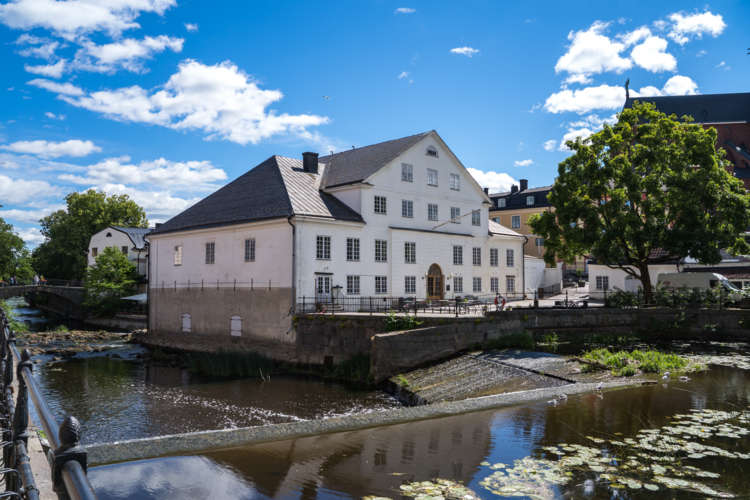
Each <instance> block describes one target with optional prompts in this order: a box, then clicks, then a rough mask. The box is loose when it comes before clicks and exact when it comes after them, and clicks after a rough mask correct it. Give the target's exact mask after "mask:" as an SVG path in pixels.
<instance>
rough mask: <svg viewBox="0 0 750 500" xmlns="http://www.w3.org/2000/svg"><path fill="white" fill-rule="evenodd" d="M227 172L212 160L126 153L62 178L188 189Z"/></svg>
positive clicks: (209, 185) (219, 178)
mask: <svg viewBox="0 0 750 500" xmlns="http://www.w3.org/2000/svg"><path fill="white" fill-rule="evenodd" d="M226 178H227V174H226V172H224V171H223V170H222V169H220V168H216V167H214V166H213V165H212V164H211V162H209V161H186V162H175V161H169V160H166V159H164V158H158V159H156V160H153V161H142V162H140V163H138V164H134V163H131V162H130V158H129V157H127V156H124V157H120V158H107V159H105V160H102V161H101V162H99V163H96V164H94V165H90V166H88V167H86V173H85V174H84V175H80V176H79V175H71V174H67V173H66V174H62V175H60V176H59V179H60V180H63V181H68V182H72V183H74V184H83V185H85V184H94V185H97V186H103V185H106V184H131V185H144V184H146V185H149V186H156V187H161V188H165V189H169V188H171V189H183V190H189V191H197V190H206V189H213V188H215V187H216V186H215V185H214V183H215V182H218V181H223V180H226Z"/></svg>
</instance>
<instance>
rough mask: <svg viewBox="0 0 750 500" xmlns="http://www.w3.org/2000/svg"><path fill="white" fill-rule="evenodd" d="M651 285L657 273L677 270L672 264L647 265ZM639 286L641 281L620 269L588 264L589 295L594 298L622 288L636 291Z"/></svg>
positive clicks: (655, 282)
mask: <svg viewBox="0 0 750 500" xmlns="http://www.w3.org/2000/svg"><path fill="white" fill-rule="evenodd" d="M648 270H649V278H650V281H651V286H652V287H656V284H657V282H658V281H659V275H661V274H664V273H675V272H677V266H676V265H674V264H655V265H651V266H648ZM640 288H641V281H640V280H637V279H635V278H633V277H632V276H630V275H629V274H627V273H626V272H625V271H623V270H622V269H610V268H609V267H607V266H604V265H601V264H589V295H590V296H591V297H592V298H595V299H601V298H604V293H605V291H606V292H607V293H611V292H615V291H618V290H622V291H625V292H631V293H636V292H637V291H638V290H639V289H640Z"/></svg>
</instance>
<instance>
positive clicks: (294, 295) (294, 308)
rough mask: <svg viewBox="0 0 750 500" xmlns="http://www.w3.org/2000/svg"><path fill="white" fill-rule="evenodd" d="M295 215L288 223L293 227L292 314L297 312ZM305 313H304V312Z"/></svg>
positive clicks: (288, 219)
mask: <svg viewBox="0 0 750 500" xmlns="http://www.w3.org/2000/svg"><path fill="white" fill-rule="evenodd" d="M293 217H294V214H292V215H290V216H289V217H287V219H286V221H287V222H288V223H289V225H290V226H292V314H294V313H295V312H297V266H296V265H295V264H296V262H297V226H295V225H294V223H293V222H292V218H293ZM303 312H304V311H303Z"/></svg>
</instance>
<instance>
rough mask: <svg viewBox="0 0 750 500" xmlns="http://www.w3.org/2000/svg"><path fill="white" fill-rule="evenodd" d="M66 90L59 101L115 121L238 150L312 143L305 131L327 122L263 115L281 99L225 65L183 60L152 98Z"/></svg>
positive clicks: (134, 92)
mask: <svg viewBox="0 0 750 500" xmlns="http://www.w3.org/2000/svg"><path fill="white" fill-rule="evenodd" d="M29 83H32V82H29ZM42 83H43V84H42ZM50 83H54V82H47V81H43V82H37V83H32V84H35V85H37V86H40V87H42V88H48V90H51V91H53V92H54V90H53V89H52V88H49V87H50ZM68 85H69V84H68ZM75 89H77V88H75ZM64 90H67V91H68V92H63V93H62V94H63V95H60V96H59V97H60V98H61V99H62V100H64V101H66V102H68V103H69V104H71V105H73V106H77V107H80V108H85V109H88V110H90V111H96V112H99V113H102V114H104V115H105V116H108V117H110V118H112V119H115V120H122V121H131V122H141V123H151V124H156V125H161V126H164V127H168V128H172V129H176V130H202V131H203V132H205V133H206V134H207V138H208V139H226V140H229V141H232V142H236V143H238V144H247V143H253V144H256V143H258V142H260V141H261V140H263V139H267V138H269V137H272V136H275V135H281V134H295V135H297V136H299V137H301V138H303V139H305V140H309V141H313V140H316V139H319V136H317V135H315V134H314V133H311V132H310V131H309V130H307V129H308V127H314V126H318V125H322V124H325V123H328V121H329V120H328V118H327V117H325V116H318V115H311V114H300V115H290V114H287V113H282V114H279V113H277V112H276V111H275V110H273V109H270V110H269V109H267V108H268V107H269V106H270V105H271V104H273V103H275V102H277V101H279V100H281V99H282V98H283V97H284V94H283V93H282V92H281V91H279V90H263V89H261V88H259V87H258V85H257V83H256V82H255V81H254V80H253V79H252V78H251V77H249V76H248V75H247V74H245V73H244V72H243V71H241V70H240V69H239V68H238V67H237V66H236V65H234V64H232V63H231V62H229V61H226V62H223V63H220V64H216V65H213V66H207V65H204V64H201V63H199V62H197V61H193V60H189V59H188V60H185V61H183V62H182V63H180V65H179V69H178V71H177V73H175V74H173V75H172V76H171V77H170V78H169V80H168V81H167V82H166V83H165V84H164V85H163V86H162V87H161V88H160V89H157V90H155V91H154V92H153V93H151V92H150V91H149V90H146V89H144V88H142V87H140V86H138V85H134V86H132V87H123V88H119V89H114V90H101V91H97V92H91V93H89V94H86V95H81V94H82V92H81V93H80V94H74V93H72V91H73V89H64ZM77 90H78V91H79V92H80V89H77Z"/></svg>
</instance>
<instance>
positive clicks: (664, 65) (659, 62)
mask: <svg viewBox="0 0 750 500" xmlns="http://www.w3.org/2000/svg"><path fill="white" fill-rule="evenodd" d="M666 49H667V41H666V40H665V39H663V38H660V37H658V36H649V37H648V38H646V39H645V40H644V41H643V42H642V43H640V44H639V45H636V46H635V47H633V51H632V52H631V53H630V56H631V57H632V58H633V62H635V63H636V64H637V65H638V66H640V67H641V68H643V69H645V70H647V71H652V72H660V71H674V70H676V69H677V59H675V57H674V56H673V55H672V54H670V53H668V52H665V51H666Z"/></svg>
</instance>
